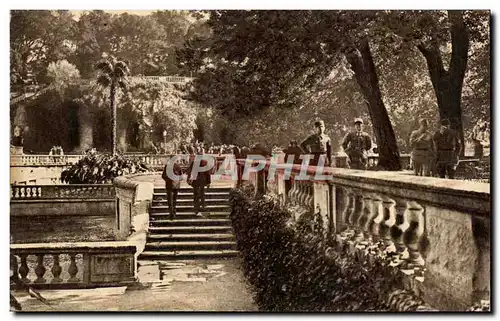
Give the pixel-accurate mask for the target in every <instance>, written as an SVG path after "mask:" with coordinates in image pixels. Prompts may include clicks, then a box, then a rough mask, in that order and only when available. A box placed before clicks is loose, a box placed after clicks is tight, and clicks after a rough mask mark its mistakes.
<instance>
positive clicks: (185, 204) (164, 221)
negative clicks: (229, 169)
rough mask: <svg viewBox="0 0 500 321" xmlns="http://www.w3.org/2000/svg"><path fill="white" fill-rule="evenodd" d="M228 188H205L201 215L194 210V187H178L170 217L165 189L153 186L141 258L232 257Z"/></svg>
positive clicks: (233, 254)
mask: <svg viewBox="0 0 500 321" xmlns="http://www.w3.org/2000/svg"><path fill="white" fill-rule="evenodd" d="M229 191H230V188H209V189H207V190H206V191H205V205H206V208H205V209H204V210H203V209H202V214H203V216H202V217H199V216H196V215H195V213H194V201H193V190H192V189H191V188H181V189H180V190H179V194H178V196H177V215H176V217H175V219H174V220H171V219H170V215H169V209H168V205H167V204H168V203H167V200H166V193H165V188H155V190H154V194H153V203H152V204H151V209H150V213H149V234H148V239H147V243H146V248H145V249H144V252H142V254H141V255H140V257H139V259H140V260H191V259H203V258H207V259H213V258H225V257H233V256H236V255H237V253H238V252H237V251H236V242H235V238H234V235H233V232H232V227H231V222H230V220H229V212H230V205H229Z"/></svg>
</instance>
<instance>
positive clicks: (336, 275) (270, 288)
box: [231, 190, 422, 312]
mask: <svg viewBox="0 0 500 321" xmlns="http://www.w3.org/2000/svg"><path fill="white" fill-rule="evenodd" d="M249 195H250V194H249V193H247V192H245V191H242V190H234V191H233V192H232V193H231V204H232V211H231V220H232V224H233V228H234V231H235V234H236V239H237V247H238V251H239V252H240V254H241V256H242V259H243V263H242V264H243V270H244V274H245V276H246V278H247V280H248V281H249V283H250V284H251V286H252V289H253V291H254V293H255V301H256V303H257V304H258V305H259V307H260V309H261V310H264V311H280V312H289V311H339V312H341V311H342V312H343V311H388V310H391V309H394V308H393V307H390V306H389V305H388V301H387V300H388V298H389V297H390V296H391V293H394V291H395V290H397V289H399V288H402V280H401V279H400V274H399V273H396V270H395V269H389V268H387V266H386V265H385V264H386V263H384V262H385V261H384V260H370V261H369V260H366V259H364V258H361V257H360V256H356V255H353V254H349V253H347V252H342V253H340V252H337V251H335V250H333V248H331V247H329V246H328V243H329V241H328V240H327V238H325V237H324V229H323V224H322V222H321V221H320V220H318V219H317V216H319V214H314V215H310V218H311V219H310V224H306V223H305V222H304V220H299V222H301V223H300V224H294V223H292V222H291V220H290V217H291V213H290V212H289V211H288V210H287V209H286V208H284V207H283V206H281V205H280V204H279V201H278V200H276V199H273V198H272V197H269V196H265V197H263V198H261V199H258V200H252V199H251V197H250V196H249ZM421 303H422V302H421V301H420V300H414V299H412V300H405V304H404V307H403V308H401V307H398V310H399V311H401V309H403V310H404V311H414V310H415V309H416V308H417V307H418V306H419V305H420V304H421Z"/></svg>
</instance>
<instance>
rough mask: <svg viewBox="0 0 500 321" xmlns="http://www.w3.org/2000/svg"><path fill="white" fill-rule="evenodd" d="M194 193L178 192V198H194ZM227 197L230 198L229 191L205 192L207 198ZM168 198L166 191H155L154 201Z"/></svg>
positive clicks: (226, 198)
mask: <svg viewBox="0 0 500 321" xmlns="http://www.w3.org/2000/svg"><path fill="white" fill-rule="evenodd" d="M193 197H194V194H193V191H192V190H191V191H190V192H181V193H178V194H177V200H181V199H193ZM214 198H215V199H225V200H229V193H227V192H205V199H214ZM166 199H167V194H166V193H154V194H153V201H155V200H166Z"/></svg>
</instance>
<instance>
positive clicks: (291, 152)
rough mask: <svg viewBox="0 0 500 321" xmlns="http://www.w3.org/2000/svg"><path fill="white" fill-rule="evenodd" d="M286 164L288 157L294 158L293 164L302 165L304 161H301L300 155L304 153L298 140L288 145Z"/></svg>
mask: <svg viewBox="0 0 500 321" xmlns="http://www.w3.org/2000/svg"><path fill="white" fill-rule="evenodd" d="M283 152H285V163H286V162H287V161H288V157H290V156H292V157H293V164H300V163H302V160H301V159H300V155H302V153H303V152H304V151H303V150H302V148H300V147H299V145H298V144H297V141H296V140H292V141H291V142H290V144H289V145H288V148H287V149H285V150H284V151H283Z"/></svg>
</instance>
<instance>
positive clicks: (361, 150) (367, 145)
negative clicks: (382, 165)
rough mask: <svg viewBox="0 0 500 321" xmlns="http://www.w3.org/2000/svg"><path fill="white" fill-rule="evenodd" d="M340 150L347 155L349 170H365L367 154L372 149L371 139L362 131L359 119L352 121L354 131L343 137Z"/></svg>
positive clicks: (361, 122)
mask: <svg viewBox="0 0 500 321" xmlns="http://www.w3.org/2000/svg"><path fill="white" fill-rule="evenodd" d="M342 148H343V149H344V152H345V153H346V154H347V157H348V161H347V164H348V167H349V168H352V169H364V170H366V168H367V166H368V154H367V153H368V151H369V150H370V149H371V148H372V139H371V137H370V135H368V134H367V133H366V132H364V131H363V120H362V119H361V118H356V119H354V131H352V132H350V133H348V134H347V135H346V136H345V137H344V140H343V141H342Z"/></svg>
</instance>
